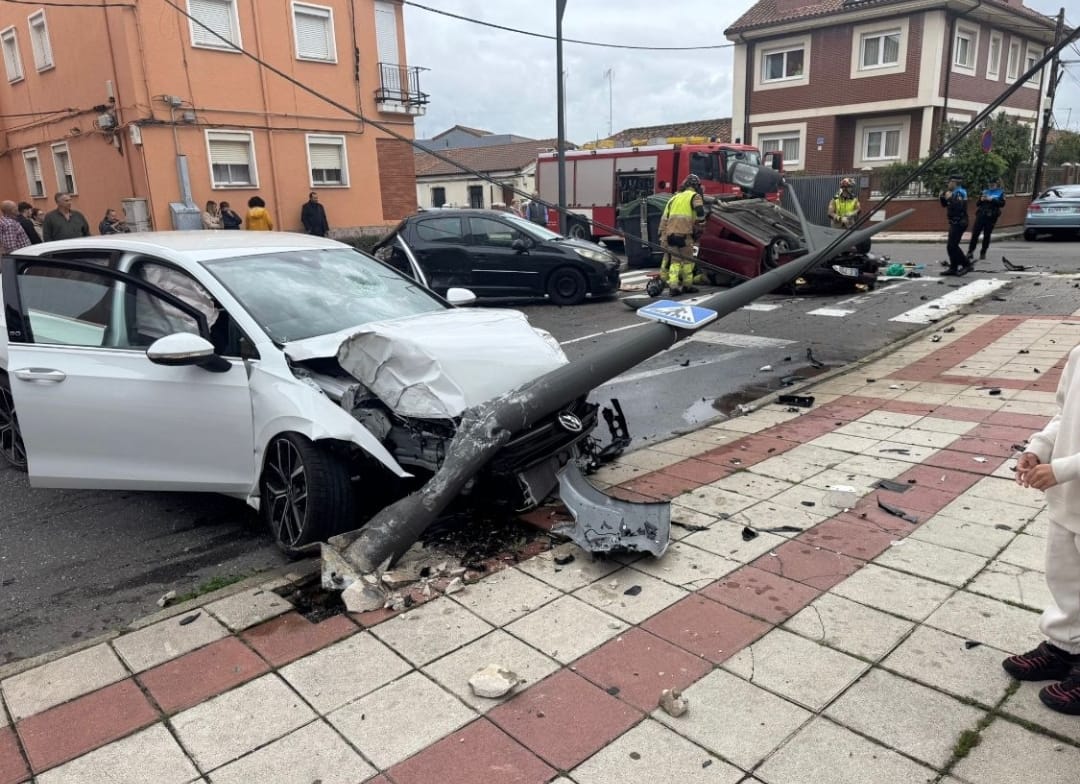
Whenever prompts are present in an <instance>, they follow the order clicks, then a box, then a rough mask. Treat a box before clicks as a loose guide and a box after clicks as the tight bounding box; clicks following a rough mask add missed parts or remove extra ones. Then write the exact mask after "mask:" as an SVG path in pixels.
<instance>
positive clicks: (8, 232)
mask: <svg viewBox="0 0 1080 784" xmlns="http://www.w3.org/2000/svg"><path fill="white" fill-rule="evenodd" d="M18 217H19V208H18V207H17V206H16V205H15V202H13V201H3V202H0V252H3V253H11V252H12V251H16V250H18V249H19V248H25V247H26V246H27V245H29V244H30V238H29V237H27V236H26V232H25V231H23V227H22V224H21V223H19V221H18V220H16V219H17V218H18Z"/></svg>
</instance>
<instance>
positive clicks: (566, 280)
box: [547, 267, 588, 305]
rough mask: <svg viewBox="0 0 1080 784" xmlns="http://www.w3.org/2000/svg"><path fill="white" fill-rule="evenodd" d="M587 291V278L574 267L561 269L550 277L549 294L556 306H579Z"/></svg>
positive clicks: (548, 282)
mask: <svg viewBox="0 0 1080 784" xmlns="http://www.w3.org/2000/svg"><path fill="white" fill-rule="evenodd" d="M587 291H588V284H587V283H586V282H585V276H584V275H582V274H581V272H579V271H578V270H576V269H574V268H573V267H559V268H558V269H557V270H555V271H554V272H552V273H551V275H550V276H549V277H548V281H547V294H548V297H549V298H550V299H551V301H552V302H554V303H555V304H556V305H579V304H581V303H582V302H584V301H585V294H586V293H587Z"/></svg>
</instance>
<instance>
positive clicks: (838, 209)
mask: <svg viewBox="0 0 1080 784" xmlns="http://www.w3.org/2000/svg"><path fill="white" fill-rule="evenodd" d="M858 211H859V200H858V199H857V198H855V197H854V196H852V197H850V198H847V199H845V198H844V194H843V192H840V193H838V194H836V196H834V197H833V214H835V215H836V217H837V218H846V217H848V216H849V215H854V214H855V213H856V212H858Z"/></svg>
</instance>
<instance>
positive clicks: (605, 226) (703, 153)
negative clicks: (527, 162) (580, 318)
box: [536, 142, 783, 239]
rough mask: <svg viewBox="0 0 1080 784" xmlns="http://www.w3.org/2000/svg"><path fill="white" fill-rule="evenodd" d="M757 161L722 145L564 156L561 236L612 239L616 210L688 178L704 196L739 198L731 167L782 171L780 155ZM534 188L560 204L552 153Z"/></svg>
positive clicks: (744, 149)
mask: <svg viewBox="0 0 1080 784" xmlns="http://www.w3.org/2000/svg"><path fill="white" fill-rule="evenodd" d="M762 157H763V156H762V154H761V152H760V151H759V150H758V148H757V147H751V146H750V145H746V144H729V143H725V142H706V143H700V144H697V143H694V144H688V143H677V144H654V145H647V146H639V147H617V148H610V149H592V150H570V151H567V153H566V205H567V209H569V210H570V211H571V212H572V213H573V215H571V216H569V217H568V219H567V225H566V232H567V234H569V235H570V236H571V237H575V238H577V239H599V238H600V237H606V236H610V235H614V234H616V230H615V225H616V224H615V218H616V215H615V214H616V211H617V209H618V206H619V205H620V204H625V203H626V202H630V201H634V200H635V199H639V198H641V197H642V196H648V195H650V194H653V193H673V192H675V191H676V190H678V188H679V185H680V184H681V183H682V181H683V179H685V178H686V176H687V175H688V174H691V173H692V174H696V175H697V176H698V177H700V178H701V184H702V186H704V189H705V193H706V195H710V196H720V195H725V194H734V193H738V192H739V187H738V186H737V185H735V184H734V183H733V182H731V178H730V176H729V172H730V171H731V167H732V166H734V165H735V164H736V163H739V162H744V163H750V164H753V165H755V166H760V165H762V164H764V165H766V166H772V167H773V168H774V169H778V170H782V169H783V155H782V153H780V152H779V151H776V152H767V153H765V155H764V160H762ZM536 183H537V190H538V191H539V193H540V198H541V199H543V200H544V201H546V202H548V203H549V204H558V203H559V169H558V155H557V153H554V152H545V153H541V154H540V156H539V158H538V160H537V162H536ZM777 198H778V196H777ZM558 224H559V217H558V214H557V213H556V211H555V210H550V211H549V226H550V228H552V229H555V230H557V228H558Z"/></svg>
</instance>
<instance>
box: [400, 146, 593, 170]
mask: <svg viewBox="0 0 1080 784" xmlns="http://www.w3.org/2000/svg"><path fill="white" fill-rule="evenodd" d="M555 144H556V140H555V139H537V140H535V141H527V142H515V143H514V144H493V145H491V146H490V147H461V148H459V149H456V150H440V153H441V154H442V155H443V156H444V157H446V158H449V159H450V160H452V161H455V162H456V163H460V164H462V165H463V166H468V167H469V168H470V169H475V170H476V171H479V172H484V173H489V172H503V171H517V170H518V169H523V168H525V167H526V166H528V165H529V164H530V163H532V162H534V161H535V160H536V156H537V155H539V154H540V153H541V152H544V151H545V150H553V149H555ZM568 147H571V148H572V147H573V145H568ZM461 173H462V171H461V169H459V168H457V167H456V166H452V165H450V164H449V163H445V162H443V161H441V160H439V159H438V158H436V157H435V156H434V155H431V154H429V153H426V152H417V153H416V176H417V177H431V176H436V175H447V174H461Z"/></svg>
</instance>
